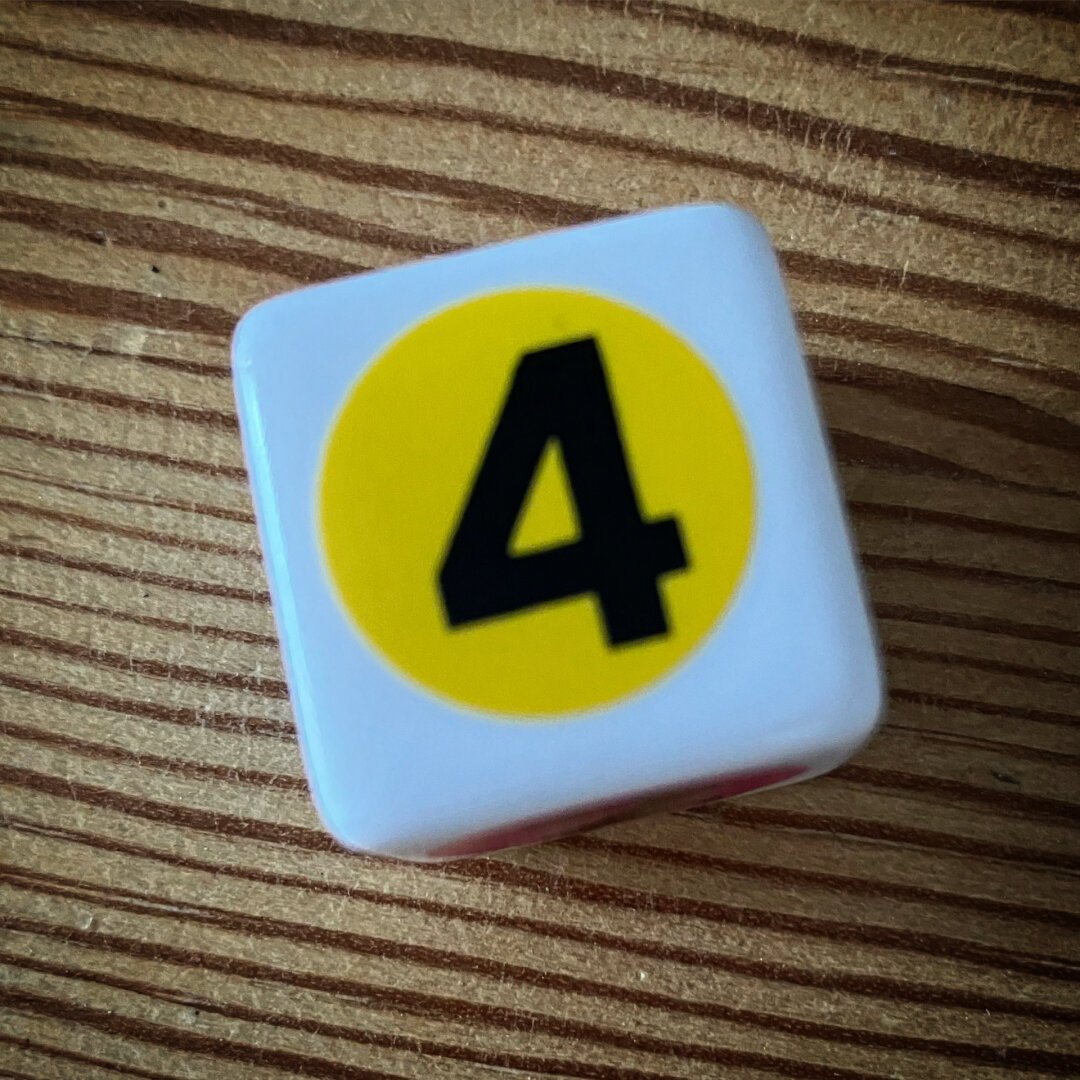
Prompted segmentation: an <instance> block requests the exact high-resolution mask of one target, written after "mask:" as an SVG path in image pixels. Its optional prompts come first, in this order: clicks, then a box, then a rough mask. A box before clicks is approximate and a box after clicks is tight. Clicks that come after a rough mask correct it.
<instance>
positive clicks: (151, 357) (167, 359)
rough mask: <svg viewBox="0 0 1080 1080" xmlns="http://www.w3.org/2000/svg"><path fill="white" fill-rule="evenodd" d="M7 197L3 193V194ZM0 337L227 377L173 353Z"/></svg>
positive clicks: (215, 367)
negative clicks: (165, 353) (122, 350)
mask: <svg viewBox="0 0 1080 1080" xmlns="http://www.w3.org/2000/svg"><path fill="white" fill-rule="evenodd" d="M3 157H4V152H3V148H2V147H0V162H2V161H3ZM5 197H6V196H5ZM0 340H3V341H23V342H26V344H28V345H33V346H35V347H39V348H45V349H60V350H62V351H64V352H73V353H77V354H78V356H79V357H80V359H81V358H83V357H87V356H100V357H104V358H107V359H110V360H125V361H132V362H134V363H139V364H149V365H151V366H152V367H160V368H167V369H168V370H170V371H179V372H182V373H183V374H185V375H200V376H206V377H207V378H228V377H229V374H230V373H229V369H228V367H227V366H226V365H225V364H206V363H202V362H201V361H198V360H180V359H177V358H176V357H175V356H158V355H156V354H154V353H147V352H134V353H132V352H117V351H116V350H115V349H105V348H102V347H101V346H100V345H76V344H75V343H74V342H71V341H57V340H56V339H55V338H40V337H25V336H24V335H22V334H4V333H0Z"/></svg>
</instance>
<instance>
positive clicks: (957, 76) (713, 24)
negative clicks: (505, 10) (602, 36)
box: [560, 0, 1080, 105]
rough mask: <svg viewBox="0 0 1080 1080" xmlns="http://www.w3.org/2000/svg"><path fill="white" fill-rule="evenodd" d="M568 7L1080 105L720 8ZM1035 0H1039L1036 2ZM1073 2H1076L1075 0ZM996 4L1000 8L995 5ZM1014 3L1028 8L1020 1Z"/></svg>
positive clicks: (630, 0)
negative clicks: (794, 29)
mask: <svg viewBox="0 0 1080 1080" xmlns="http://www.w3.org/2000/svg"><path fill="white" fill-rule="evenodd" d="M560 2H561V3H563V4H566V5H567V6H572V7H577V8H583V9H585V10H589V9H599V10H603V11H611V12H616V13H618V14H621V15H626V16H629V17H631V18H635V19H640V20H642V21H646V22H649V23H652V24H653V25H659V26H661V27H662V26H663V25H664V23H674V24H676V25H683V26H690V27H692V28H693V29H695V30H698V31H701V30H704V31H706V32H709V33H713V34H722V35H726V36H730V37H734V38H736V39H738V40H741V41H750V42H753V43H754V44H757V45H766V46H780V47H783V48H786V49H791V50H792V51H794V52H799V53H802V54H803V55H804V56H805V57H806V58H807V59H809V60H811V61H815V62H822V63H826V64H831V65H834V66H836V67H843V68H847V69H848V70H849V71H856V72H859V73H860V74H864V75H871V76H881V77H884V78H887V79H897V78H900V79H906V78H912V77H913V76H914V77H916V81H918V82H919V84H920V85H921V84H923V83H924V82H925V80H926V79H927V78H928V77H929V78H930V79H933V80H936V81H939V82H941V83H943V84H945V87H946V88H947V89H950V90H951V89H955V87H956V84H958V83H959V84H960V85H961V87H962V88H963V89H964V90H971V91H975V92H982V93H985V94H989V95H993V96H994V97H998V98H1000V99H1001V100H1002V101H1003V102H1007V103H1010V104H1012V103H1015V101H1016V99H1017V97H1018V96H1020V95H1022V96H1023V97H1025V98H1026V99H1027V100H1028V101H1030V102H1031V103H1032V104H1037V105H1062V104H1070V103H1080V86H1078V85H1077V84H1076V83H1072V82H1065V81H1063V80H1061V79H1045V78H1040V77H1039V76H1036V75H1028V74H1025V73H1023V72H1017V71H1009V70H1007V69H1005V68H996V67H986V66H984V65H981V64H946V63H942V62H940V61H936V60H925V59H922V58H921V57H917V56H913V55H912V54H911V53H888V52H882V51H880V50H879V49H871V48H868V47H866V46H860V45H851V44H849V43H848V42H846V41H838V40H836V39H835V38H823V37H815V36H814V35H813V34H807V33H803V32H802V30H799V31H797V32H796V31H792V30H785V29H783V28H782V27H778V26H770V25H768V24H765V23H758V22H751V21H750V20H749V19H738V18H734V17H732V16H730V15H726V14H723V13H721V12H719V11H708V10H703V9H702V8H696V7H689V6H687V5H685V4H677V3H670V2H668V0H560ZM1036 2H1037V0H1036ZM1073 2H1075V0H1073ZM995 6H997V5H996V4H995ZM1015 6H1016V7H1023V6H1026V5H1024V4H1022V3H1020V4H1016V5H1015Z"/></svg>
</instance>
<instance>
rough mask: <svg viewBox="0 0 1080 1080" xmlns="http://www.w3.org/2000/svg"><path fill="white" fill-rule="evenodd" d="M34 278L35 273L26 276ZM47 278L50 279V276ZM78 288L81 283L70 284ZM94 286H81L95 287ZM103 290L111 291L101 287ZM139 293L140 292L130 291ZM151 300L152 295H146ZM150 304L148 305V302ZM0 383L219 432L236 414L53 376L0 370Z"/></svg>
mask: <svg viewBox="0 0 1080 1080" xmlns="http://www.w3.org/2000/svg"><path fill="white" fill-rule="evenodd" d="M3 274H4V271H2V270H0V285H2V283H3ZM28 276H29V277H36V276H38V275H33V274H32V275H28ZM49 280H50V281H52V280H54V279H52V278H50V279H49ZM72 287H73V288H75V289H82V288H84V286H82V285H77V286H72ZM96 287H97V286H85V288H96ZM101 291H102V292H103V293H109V292H111V291H112V290H109V289H102V290H101ZM132 295H133V296H134V295H141V294H134V293H133V294H132ZM148 299H151V300H152V299H154V298H152V297H151V298H148ZM151 306H152V305H151ZM143 314H144V315H145V316H147V319H148V320H149V319H150V318H152V311H151V310H150V309H147V310H146V311H144V313H143ZM0 386H6V387H8V388H9V389H11V390H20V391H22V392H24V393H27V394H40V395H41V396H42V397H55V398H62V399H63V400H65V401H78V402H81V403H83V404H88V405H101V406H104V407H105V408H109V409H121V410H123V411H125V412H134V413H140V414H142V415H144V416H161V417H165V418H166V419H169V420H184V421H187V422H188V423H191V424H201V425H203V426H204V427H209V428H215V429H217V430H220V431H229V432H233V431H236V428H237V423H236V414H235V413H233V412H224V411H222V410H221V409H203V408H196V407H195V406H193V405H178V404H176V403H175V402H172V401H154V400H152V399H147V398H140V397H133V396H132V395H130V394H120V393H117V392H115V391H113V390H99V389H94V388H92V387H89V386H77V385H73V384H71V383H62V382H56V381H55V380H53V379H34V378H30V377H29V376H22V375H9V374H7V373H0Z"/></svg>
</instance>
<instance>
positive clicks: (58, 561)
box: [0, 542, 270, 606]
mask: <svg viewBox="0 0 1080 1080" xmlns="http://www.w3.org/2000/svg"><path fill="white" fill-rule="evenodd" d="M0 555H10V556H12V557H13V558H16V559H28V560H30V561H32V562H41V563H46V564H48V565H50V566H64V567H67V568H68V569H70V570H86V571H89V572H91V573H95V574H105V575H106V576H107V577H115V578H126V579H128V580H130V581H139V582H142V583H143V584H144V585H160V586H161V587H163V588H166V589H178V590H180V591H181V592H190V593H196V594H198V595H200V596H218V597H221V598H222V599H223V600H243V601H245V602H246V603H252V604H260V605H262V606H265V605H267V604H269V603H270V594H269V593H267V592H264V591H262V590H257V589H242V588H236V587H234V586H232V585H219V584H216V583H215V582H210V581H195V580H192V579H191V578H181V577H176V576H175V575H173V574H159V573H157V572H156V571H153V570H136V569H133V568H131V567H126V566H116V565H114V564H113V563H107V562H99V561H97V560H95V559H81V558H78V557H77V556H74V555H60V554H58V553H56V552H54V551H45V550H43V549H41V548H34V547H29V546H28V545H26V544H6V543H3V542H0Z"/></svg>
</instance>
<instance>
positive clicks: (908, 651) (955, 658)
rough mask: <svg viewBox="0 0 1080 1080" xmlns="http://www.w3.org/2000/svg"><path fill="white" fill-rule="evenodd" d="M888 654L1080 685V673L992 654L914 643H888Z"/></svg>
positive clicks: (886, 646)
mask: <svg viewBox="0 0 1080 1080" xmlns="http://www.w3.org/2000/svg"><path fill="white" fill-rule="evenodd" d="M884 652H885V654H886V655H887V656H902V657H911V658H912V659H914V660H930V661H933V662H934V663H939V664H950V665H957V666H959V667H971V668H975V669H976V670H981V671H992V672H994V673H995V674H999V675H1016V676H1019V677H1020V678H1022V679H1038V680H1039V681H1041V682H1059V683H1066V684H1068V685H1071V686H1077V685H1080V674H1078V673H1076V672H1071V671H1060V670H1056V669H1053V668H1048V667H1041V666H1040V667H1035V666H1034V665H1032V664H1015V663H1012V662H1011V661H1008V660H998V659H997V658H995V657H989V656H970V655H968V654H966V653H953V652H933V651H930V650H927V649H918V648H915V647H914V646H911V645H897V644H887V645H885V646H884Z"/></svg>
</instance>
